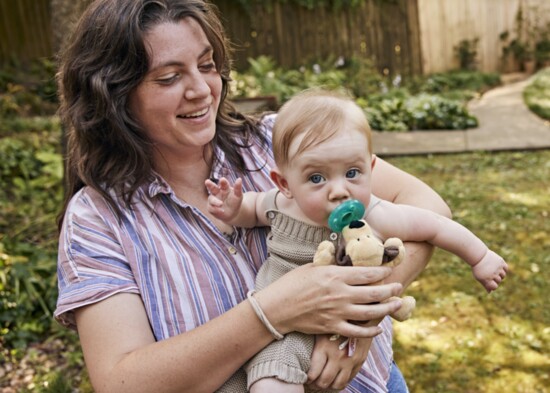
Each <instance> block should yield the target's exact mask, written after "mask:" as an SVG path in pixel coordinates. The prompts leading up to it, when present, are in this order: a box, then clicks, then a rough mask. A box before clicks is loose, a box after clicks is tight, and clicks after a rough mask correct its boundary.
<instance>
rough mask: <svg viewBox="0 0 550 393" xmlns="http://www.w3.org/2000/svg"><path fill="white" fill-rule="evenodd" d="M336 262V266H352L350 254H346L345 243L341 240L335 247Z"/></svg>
mask: <svg viewBox="0 0 550 393" xmlns="http://www.w3.org/2000/svg"><path fill="white" fill-rule="evenodd" d="M336 264H337V265H338V266H352V263H351V258H350V256H349V255H346V245H345V244H344V242H342V241H341V242H339V243H338V248H337V249H336Z"/></svg>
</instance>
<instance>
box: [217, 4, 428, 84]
mask: <svg viewBox="0 0 550 393" xmlns="http://www.w3.org/2000/svg"><path fill="white" fill-rule="evenodd" d="M214 3H215V4H216V5H217V6H218V8H219V9H220V12H221V14H222V16H223V20H224V25H225V26H226V30H227V32H228V33H229V35H230V37H231V38H232V40H233V42H234V43H235V44H236V48H237V51H236V56H235V57H236V59H235V60H236V67H237V69H240V68H245V67H247V65H248V64H247V58H249V57H252V58H254V57H257V56H259V55H269V56H271V57H272V58H273V59H275V60H276V62H277V63H278V64H280V65H281V66H284V67H296V66H299V65H302V64H304V63H307V62H312V61H317V60H320V59H327V58H332V59H336V58H337V57H339V56H344V57H348V58H349V57H351V56H359V57H368V58H370V59H372V60H373V61H374V63H375V64H376V65H377V66H378V68H379V69H380V70H381V71H384V70H385V71H386V72H392V73H395V72H399V73H405V74H418V73H421V71H422V70H421V52H420V41H419V40H420V37H419V30H418V19H417V15H418V12H417V9H416V7H417V2H416V1H411V0H394V1H378V0H365V1H364V2H363V3H362V4H361V5H359V6H356V7H351V8H346V9H341V10H337V11H333V10H332V9H330V8H328V9H327V8H324V7H314V8H313V9H312V10H309V9H306V8H304V7H300V6H296V5H294V4H293V3H291V2H286V3H275V4H273V6H272V9H271V10H266V8H265V7H263V6H255V7H253V9H251V10H249V11H246V10H244V9H243V8H242V7H241V6H240V5H239V4H238V3H237V2H235V1H234V0H215V1H214Z"/></svg>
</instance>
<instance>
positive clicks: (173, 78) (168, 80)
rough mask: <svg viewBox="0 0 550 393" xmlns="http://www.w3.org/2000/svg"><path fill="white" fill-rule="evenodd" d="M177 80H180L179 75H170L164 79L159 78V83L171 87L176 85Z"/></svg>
mask: <svg viewBox="0 0 550 393" xmlns="http://www.w3.org/2000/svg"><path fill="white" fill-rule="evenodd" d="M176 79H178V74H170V75H167V76H164V77H162V78H158V79H157V82H159V83H160V84H163V85H170V84H172V83H174V82H175V81H176Z"/></svg>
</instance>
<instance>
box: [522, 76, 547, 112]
mask: <svg viewBox="0 0 550 393" xmlns="http://www.w3.org/2000/svg"><path fill="white" fill-rule="evenodd" d="M523 99H524V101H525V104H526V105H527V107H528V108H529V109H530V110H531V111H533V112H534V113H535V114H536V115H537V116H539V117H541V118H543V119H545V120H550V69H545V70H542V71H539V72H538V73H537V74H536V75H535V77H534V79H533V81H532V82H531V84H529V86H527V87H526V88H525V90H524V91H523Z"/></svg>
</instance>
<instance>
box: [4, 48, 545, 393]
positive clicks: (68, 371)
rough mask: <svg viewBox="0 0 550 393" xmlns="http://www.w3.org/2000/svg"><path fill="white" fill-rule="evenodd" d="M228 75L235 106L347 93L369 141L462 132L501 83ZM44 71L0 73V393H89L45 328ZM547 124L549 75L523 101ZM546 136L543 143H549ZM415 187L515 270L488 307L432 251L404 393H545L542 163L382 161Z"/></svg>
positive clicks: (48, 309)
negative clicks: (414, 179) (316, 92)
mask: <svg viewBox="0 0 550 393" xmlns="http://www.w3.org/2000/svg"><path fill="white" fill-rule="evenodd" d="M249 63H250V67H249V69H248V70H247V71H243V72H239V73H237V72H235V73H234V74H233V75H232V77H233V80H234V81H233V82H232V85H231V91H230V95H231V97H232V98H235V99H238V98H239V97H255V96H256V97H264V96H274V97H275V98H276V102H277V104H279V105H280V104H282V103H284V102H285V101H286V100H287V99H288V98H289V97H291V96H292V95H293V94H294V93H295V92H297V91H300V90H302V89H304V88H308V87H313V86H325V87H327V88H338V89H345V90H346V91H347V92H349V93H350V94H352V95H353V96H354V97H355V99H356V101H357V102H358V104H359V105H360V106H361V107H363V108H364V110H365V113H366V114H367V116H368V118H369V121H370V123H371V125H372V127H373V128H374V129H375V130H384V131H393V132H414V130H418V129H423V130H426V129H447V130H449V129H468V128H471V129H472V130H471V132H475V127H476V126H477V119H476V118H475V117H473V116H472V115H471V114H470V113H468V110H467V106H466V103H467V102H468V101H469V100H470V99H472V98H474V97H477V96H479V95H481V94H483V93H484V92H486V91H487V90H488V89H491V88H493V87H495V86H497V85H499V83H500V75H499V74H493V73H489V74H488V73H482V72H477V71H466V70H462V71H453V72H447V73H441V74H434V75H429V76H425V77H415V78H406V77H403V76H400V75H392V76H384V75H381V74H380V73H379V72H377V71H376V70H375V68H374V67H373V66H372V65H371V64H370V63H369V62H368V61H366V60H357V59H348V60H343V59H338V58H335V59H330V60H327V61H326V63H324V64H310V65H307V66H303V67H301V68H299V69H291V70H288V69H282V68H281V67H279V66H277V64H276V63H275V62H274V61H273V60H272V59H270V58H269V57H258V58H255V59H250V60H249ZM54 70H55V65H54V64H53V62H51V61H50V60H46V59H43V60H40V61H35V62H32V63H31V64H19V63H17V62H13V63H12V64H11V65H10V66H8V67H5V68H3V69H2V70H1V71H0V157H1V160H0V392H2V393H11V392H42V393H45V392H55V393H68V392H82V393H85V392H92V391H93V390H92V388H91V385H90V382H89V379H88V378H87V375H86V371H85V367H84V361H83V357H82V354H81V351H80V349H79V345H78V340H77V336H76V334H75V333H74V332H71V331H68V330H65V329H63V328H61V327H59V326H58V325H57V324H56V323H55V322H54V321H53V319H52V312H53V310H54V308H55V301H56V297H57V284H56V255H57V228H56V222H55V221H56V215H57V214H58V212H59V209H60V207H61V203H62V192H63V184H62V180H63V164H62V143H61V140H62V137H61V133H62V132H61V126H60V123H59V119H58V118H57V116H56V115H55V110H56V107H57V99H56V87H55V83H54ZM524 98H525V101H526V104H527V105H528V107H529V108H531V109H532V111H533V112H534V113H536V114H537V115H538V116H540V117H542V118H544V119H546V120H548V121H550V69H546V70H542V71H539V72H538V73H537V74H536V75H535V77H534V78H533V82H532V83H531V84H530V85H529V86H528V87H527V88H526V90H525V92H524ZM549 132H550V130H549ZM387 160H389V161H390V162H391V163H393V164H395V165H397V166H398V167H400V168H403V169H405V170H407V171H409V172H410V173H412V174H414V175H416V176H418V177H419V178H421V179H422V180H424V181H425V182H426V183H428V184H429V185H430V186H432V187H433V188H434V189H435V190H436V191H437V192H439V193H440V194H441V195H442V196H443V198H444V199H445V200H446V201H447V202H448V204H449V205H450V207H451V209H452V211H453V213H454V218H455V219H456V220H457V221H459V222H460V223H462V224H464V225H466V226H467V227H469V228H471V229H472V230H473V231H474V232H475V233H476V234H477V235H478V236H479V237H481V238H482V239H484V240H485V241H486V242H487V243H488V244H489V245H490V247H491V248H493V249H495V250H498V251H499V252H500V253H501V255H502V256H503V257H505V259H507V261H508V262H509V264H510V268H511V269H510V272H509V277H507V278H506V280H505V281H504V284H503V285H502V287H501V288H500V289H499V290H497V291H496V292H494V293H492V294H490V295H487V294H486V293H485V292H484V290H483V288H482V287H481V286H479V285H478V284H476V282H475V280H474V279H473V277H472V275H471V273H470V269H469V268H468V267H467V266H466V265H465V264H464V263H463V262H461V261H460V260H458V259H457V258H456V257H454V256H452V255H451V254H448V253H445V252H443V251H436V253H435V255H434V257H433V259H432V261H431V263H430V265H429V266H428V268H427V269H426V270H425V272H423V273H422V275H421V276H420V277H419V278H418V280H417V281H415V282H414V283H413V284H412V285H411V286H410V288H409V289H408V290H407V292H408V294H410V295H413V296H414V297H415V298H416V299H417V310H416V313H415V315H414V316H413V318H412V319H410V320H409V321H406V322H403V323H396V324H395V332H396V339H395V345H394V349H395V356H396V360H397V362H398V364H399V365H400V367H401V369H402V371H403V373H404V374H405V377H406V379H407V381H408V384H409V387H410V388H411V391H412V392H415V393H417V392H433V393H435V392H457V393H458V392H487V393H492V392H495V393H496V392H499V393H501V392H526V393H527V392H529V393H531V392H541V393H542V392H547V391H549V390H548V386H550V357H549V355H548V353H549V348H550V308H549V307H548V305H547V304H546V302H547V298H548V295H547V293H548V288H549V286H548V283H549V282H550V273H549V271H550V269H549V267H550V253H549V252H548V250H549V249H550V219H549V217H548V216H549V214H550V184H549V181H548V179H549V178H550V150H538V151H515V152H483V151H479V152H474V153H461V154H451V155H421V156H402V157H387Z"/></svg>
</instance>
